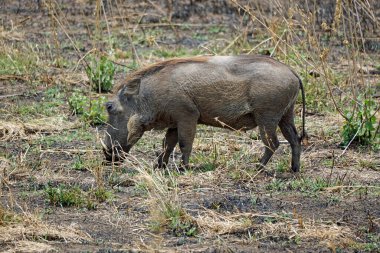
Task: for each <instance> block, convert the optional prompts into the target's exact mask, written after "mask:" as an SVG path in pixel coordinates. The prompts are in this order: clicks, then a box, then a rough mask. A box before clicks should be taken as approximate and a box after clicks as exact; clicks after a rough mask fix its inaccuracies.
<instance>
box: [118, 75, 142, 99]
mask: <svg viewBox="0 0 380 253" xmlns="http://www.w3.org/2000/svg"><path fill="white" fill-rule="evenodd" d="M139 91H140V79H138V80H133V81H132V82H129V83H128V84H127V85H125V86H124V88H123V89H122V91H121V94H123V95H126V96H127V95H137V94H139Z"/></svg>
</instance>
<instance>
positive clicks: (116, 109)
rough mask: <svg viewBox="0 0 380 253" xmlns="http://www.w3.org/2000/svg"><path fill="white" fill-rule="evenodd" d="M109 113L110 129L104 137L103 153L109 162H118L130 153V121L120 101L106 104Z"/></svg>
mask: <svg viewBox="0 0 380 253" xmlns="http://www.w3.org/2000/svg"><path fill="white" fill-rule="evenodd" d="M105 106H106V109H107V112H108V127H107V131H106V133H105V136H104V141H103V142H102V145H103V152H104V155H105V156H106V159H107V161H118V160H120V159H121V158H122V157H123V156H122V153H123V151H124V152H128V151H129V150H128V141H127V140H128V127H127V125H128V120H129V115H128V114H127V113H125V110H124V108H123V106H122V105H121V104H120V102H119V101H118V100H114V101H109V102H107V103H106V105H105Z"/></svg>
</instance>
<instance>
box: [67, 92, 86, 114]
mask: <svg viewBox="0 0 380 253" xmlns="http://www.w3.org/2000/svg"><path fill="white" fill-rule="evenodd" d="M89 104H90V99H89V98H88V97H86V96H85V95H83V94H81V93H79V92H74V93H73V94H72V95H71V97H70V98H69V105H70V108H71V109H72V110H73V113H74V114H83V112H84V110H85V108H86V107H88V105H89Z"/></svg>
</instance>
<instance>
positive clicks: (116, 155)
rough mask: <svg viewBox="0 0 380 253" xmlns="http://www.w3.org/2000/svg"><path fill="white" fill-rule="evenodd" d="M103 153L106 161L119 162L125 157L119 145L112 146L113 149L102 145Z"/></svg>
mask: <svg viewBox="0 0 380 253" xmlns="http://www.w3.org/2000/svg"><path fill="white" fill-rule="evenodd" d="M103 153H104V156H105V158H106V160H107V161H108V162H119V161H123V160H124V159H125V155H123V150H122V149H121V148H120V147H114V148H113V150H112V149H110V148H107V147H103Z"/></svg>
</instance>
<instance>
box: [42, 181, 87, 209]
mask: <svg viewBox="0 0 380 253" xmlns="http://www.w3.org/2000/svg"><path fill="white" fill-rule="evenodd" d="M45 194H46V197H47V199H48V201H49V203H50V204H51V205H53V206H58V205H59V206H63V207H65V206H76V207H80V206H82V205H83V204H84V203H85V199H84V196H83V193H82V190H81V189H80V188H79V187H77V186H76V187H67V186H65V185H59V186H58V187H51V186H47V187H46V188H45Z"/></svg>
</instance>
